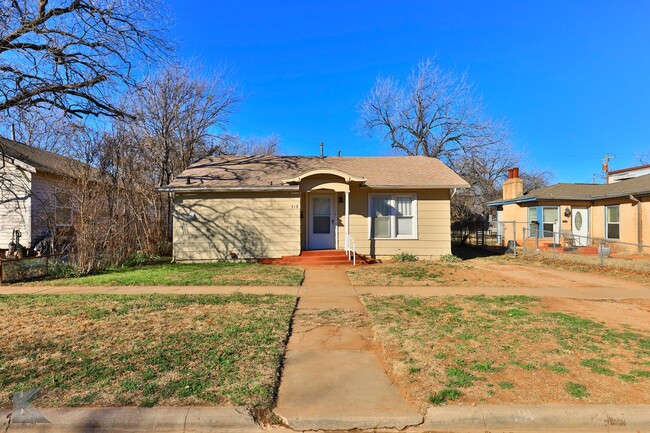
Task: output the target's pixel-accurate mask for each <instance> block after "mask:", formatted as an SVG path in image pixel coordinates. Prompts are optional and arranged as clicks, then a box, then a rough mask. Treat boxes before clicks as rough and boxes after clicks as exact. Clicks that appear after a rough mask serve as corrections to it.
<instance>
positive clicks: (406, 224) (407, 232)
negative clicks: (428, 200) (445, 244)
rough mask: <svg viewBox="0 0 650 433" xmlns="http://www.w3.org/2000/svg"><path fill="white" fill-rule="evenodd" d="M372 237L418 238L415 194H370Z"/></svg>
mask: <svg viewBox="0 0 650 433" xmlns="http://www.w3.org/2000/svg"><path fill="white" fill-rule="evenodd" d="M368 202H369V208H370V239H417V198H416V195H415V194H392V195H388V194H377V195H374V194H373V195H370V196H369V199H368Z"/></svg>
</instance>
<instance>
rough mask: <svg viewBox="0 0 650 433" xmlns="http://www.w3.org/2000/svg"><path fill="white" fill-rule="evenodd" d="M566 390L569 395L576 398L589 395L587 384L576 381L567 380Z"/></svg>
mask: <svg viewBox="0 0 650 433" xmlns="http://www.w3.org/2000/svg"><path fill="white" fill-rule="evenodd" d="M564 390H565V391H566V392H567V393H569V395H571V396H572V397H575V398H585V397H587V396H588V395H589V392H587V387H586V386H584V385H580V384H579V383H575V382H567V384H566V385H565V387H564Z"/></svg>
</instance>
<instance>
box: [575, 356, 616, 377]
mask: <svg viewBox="0 0 650 433" xmlns="http://www.w3.org/2000/svg"><path fill="white" fill-rule="evenodd" d="M580 365H582V366H583V367H587V368H588V369H590V370H591V371H593V372H594V373H597V374H603V375H605V376H614V375H615V374H616V373H615V372H614V370H612V369H611V368H609V361H607V360H606V359H597V358H587V359H583V360H582V361H580Z"/></svg>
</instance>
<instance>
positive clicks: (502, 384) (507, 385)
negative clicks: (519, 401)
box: [499, 381, 515, 389]
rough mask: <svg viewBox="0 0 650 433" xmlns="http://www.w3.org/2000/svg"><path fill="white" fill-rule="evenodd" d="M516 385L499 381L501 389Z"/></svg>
mask: <svg viewBox="0 0 650 433" xmlns="http://www.w3.org/2000/svg"><path fill="white" fill-rule="evenodd" d="M514 387H515V385H514V384H513V383H510V382H504V381H501V382H499V388H501V389H512V388H514Z"/></svg>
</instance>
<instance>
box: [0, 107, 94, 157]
mask: <svg viewBox="0 0 650 433" xmlns="http://www.w3.org/2000/svg"><path fill="white" fill-rule="evenodd" d="M7 112H8V113H9V114H8V116H7V117H5V124H4V125H0V128H1V129H0V133H3V134H4V135H5V136H7V137H9V136H11V135H15V140H16V141H18V142H21V143H25V144H27V145H29V146H34V147H38V148H40V149H44V150H48V151H50V152H55V153H59V154H61V155H68V154H69V153H70V152H71V150H72V148H71V147H72V146H71V143H73V142H74V141H75V138H76V136H77V134H79V133H83V131H84V129H85V127H84V124H83V122H82V121H80V120H79V119H77V118H70V117H67V116H66V115H65V113H63V112H62V111H61V110H58V109H44V108H40V109H39V108H32V109H30V110H7ZM3 126H4V127H3Z"/></svg>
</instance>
